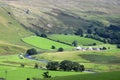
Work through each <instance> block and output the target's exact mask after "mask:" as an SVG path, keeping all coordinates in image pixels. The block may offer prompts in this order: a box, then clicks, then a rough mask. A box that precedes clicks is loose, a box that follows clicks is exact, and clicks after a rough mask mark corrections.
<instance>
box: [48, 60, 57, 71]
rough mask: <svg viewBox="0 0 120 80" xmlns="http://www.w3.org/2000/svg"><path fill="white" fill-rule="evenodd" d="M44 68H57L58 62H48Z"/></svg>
mask: <svg viewBox="0 0 120 80" xmlns="http://www.w3.org/2000/svg"><path fill="white" fill-rule="evenodd" d="M46 68H47V69H48V70H58V68H59V63H58V62H48V64H47V65H46Z"/></svg>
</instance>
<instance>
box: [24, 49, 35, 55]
mask: <svg viewBox="0 0 120 80" xmlns="http://www.w3.org/2000/svg"><path fill="white" fill-rule="evenodd" d="M26 54H28V55H34V54H37V51H36V49H34V48H32V49H28V50H27V52H26Z"/></svg>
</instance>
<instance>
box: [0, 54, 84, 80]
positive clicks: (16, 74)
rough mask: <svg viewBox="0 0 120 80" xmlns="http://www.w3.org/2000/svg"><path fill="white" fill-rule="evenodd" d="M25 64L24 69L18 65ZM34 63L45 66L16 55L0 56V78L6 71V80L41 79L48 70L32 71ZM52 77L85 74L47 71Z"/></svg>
mask: <svg viewBox="0 0 120 80" xmlns="http://www.w3.org/2000/svg"><path fill="white" fill-rule="evenodd" d="M21 63H22V64H25V67H24V68H22V67H20V64H21ZM35 63H38V65H39V66H45V64H43V63H41V62H39V61H35V60H29V59H26V58H24V59H20V58H19V57H18V55H7V56H0V77H5V75H6V73H5V71H7V79H8V80H16V79H17V80H26V78H27V77H29V78H33V77H37V78H43V76H42V74H43V72H46V71H48V70H41V69H34V65H35ZM49 73H50V75H51V76H52V77H55V76H68V75H77V74H86V73H81V72H64V71H49Z"/></svg>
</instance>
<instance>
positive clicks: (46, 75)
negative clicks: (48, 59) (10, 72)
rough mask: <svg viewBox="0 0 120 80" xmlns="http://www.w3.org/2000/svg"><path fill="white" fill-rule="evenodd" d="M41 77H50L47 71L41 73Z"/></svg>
mask: <svg viewBox="0 0 120 80" xmlns="http://www.w3.org/2000/svg"><path fill="white" fill-rule="evenodd" d="M43 77H44V78H51V76H50V75H49V72H48V71H47V72H44V73H43Z"/></svg>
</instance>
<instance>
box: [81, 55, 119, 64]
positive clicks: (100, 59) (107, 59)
mask: <svg viewBox="0 0 120 80" xmlns="http://www.w3.org/2000/svg"><path fill="white" fill-rule="evenodd" d="M79 56H81V57H82V58H84V59H86V60H88V61H90V62H95V63H111V64H114V63H120V58H118V57H116V56H105V55H96V54H81V55H79Z"/></svg>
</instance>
